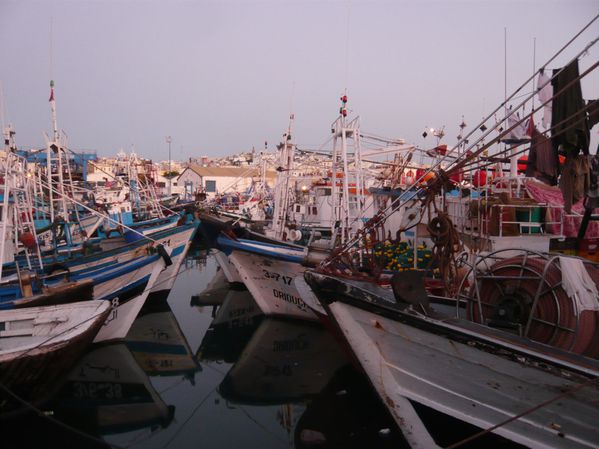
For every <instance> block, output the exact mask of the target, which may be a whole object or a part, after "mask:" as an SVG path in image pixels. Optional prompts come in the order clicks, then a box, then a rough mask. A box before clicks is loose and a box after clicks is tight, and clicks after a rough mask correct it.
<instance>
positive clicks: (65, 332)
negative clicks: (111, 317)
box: [5, 268, 188, 388]
mask: <svg viewBox="0 0 599 449" xmlns="http://www.w3.org/2000/svg"><path fill="white" fill-rule="evenodd" d="M187 270H188V269H187V268H186V269H185V270H183V271H179V272H177V274H175V275H173V276H171V277H169V278H168V279H165V280H164V281H163V282H166V281H168V280H170V279H172V278H173V277H176V276H177V275H178V274H179V273H184V272H185V271H187ZM160 284H162V282H160V283H159V284H154V286H156V285H160ZM154 286H152V287H150V288H146V289H144V290H143V291H141V292H140V293H139V294H138V295H136V297H137V296H139V295H143V294H144V293H146V292H148V291H151V290H152V289H153V288H154ZM100 301H108V300H107V299H106V300H100ZM103 313H104V312H100V313H97V314H95V315H92V316H91V317H89V318H87V319H85V320H83V321H81V322H79V323H77V324H75V325H73V326H72V327H70V328H68V329H65V330H64V331H62V332H60V333H58V334H54V335H52V336H50V337H49V338H47V339H46V340H43V341H41V342H40V343H39V344H37V345H36V346H32V347H31V348H29V349H27V350H26V351H23V352H22V353H20V354H19V357H24V356H26V355H27V354H29V353H30V352H31V351H33V350H35V349H38V348H40V347H41V346H43V345H44V344H46V343H48V342H50V341H52V340H54V339H55V338H57V337H60V336H61V335H64V334H67V333H69V332H71V331H72V330H73V329H75V328H76V327H79V326H81V325H83V324H85V323H87V322H88V321H92V320H94V319H96V318H97V317H99V316H100V315H102V314H103ZM5 388H7V387H5Z"/></svg>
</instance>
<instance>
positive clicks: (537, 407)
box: [445, 377, 599, 449]
mask: <svg viewBox="0 0 599 449" xmlns="http://www.w3.org/2000/svg"><path fill="white" fill-rule="evenodd" d="M598 380H599V377H593V378H591V379H589V380H587V381H585V382H582V383H580V384H578V385H575V386H574V387H572V388H570V389H569V390H566V391H564V392H562V393H560V394H558V395H556V396H553V397H552V398H549V399H547V400H546V401H543V402H541V403H540V404H537V405H535V406H534V407H530V408H529V409H526V410H524V411H523V412H521V413H518V414H517V415H514V416H512V417H510V418H508V419H506V420H505V421H502V422H500V423H499V424H495V425H494V426H491V427H489V428H487V429H485V430H481V431H480V432H478V433H476V434H474V435H472V436H469V437H468V438H464V439H463V440H461V441H458V442H457V443H454V444H451V445H449V446H446V447H445V449H455V448H457V447H460V446H463V445H464V444H466V443H469V442H471V441H473V440H476V439H478V438H480V437H482V436H484V435H486V434H488V433H491V432H493V431H494V430H495V429H498V428H500V427H503V426H505V425H507V424H509V423H511V422H512V421H516V420H518V419H520V418H522V417H524V416H526V415H529V414H531V413H533V412H536V411H537V410H540V409H541V408H543V407H545V406H547V405H549V404H551V403H552V402H555V401H557V400H558V399H562V398H564V397H566V396H570V395H572V394H574V393H576V392H577V391H579V390H582V389H583V388H585V387H588V386H590V385H592V384H594V383H595V382H597V381H598Z"/></svg>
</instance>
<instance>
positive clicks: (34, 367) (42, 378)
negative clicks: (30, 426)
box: [0, 301, 111, 411]
mask: <svg viewBox="0 0 599 449" xmlns="http://www.w3.org/2000/svg"><path fill="white" fill-rule="evenodd" d="M110 310H111V305H110V302H108V301H84V302H76V303H71V304H64V305H56V306H47V307H29V308H25V309H19V310H5V311H0V386H1V391H0V410H2V411H7V410H10V409H14V408H15V407H17V406H21V405H24V402H21V400H22V401H27V402H32V403H38V402H39V401H41V400H43V399H44V398H46V397H47V396H48V394H49V393H51V392H52V390H53V389H54V388H55V387H57V386H58V385H59V379H60V378H61V377H62V375H63V374H65V373H66V372H67V371H68V370H69V369H70V368H71V367H72V365H73V364H74V363H75V362H76V361H77V360H78V359H79V357H80V356H81V355H82V354H83V352H84V351H85V349H86V348H87V347H88V345H89V344H90V343H91V342H92V340H93V339H94V337H95V336H96V334H97V333H98V331H99V330H100V328H101V327H102V325H103V324H104V322H105V321H106V318H107V317H108V314H109V313H110Z"/></svg>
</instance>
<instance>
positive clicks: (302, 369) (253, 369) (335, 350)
mask: <svg viewBox="0 0 599 449" xmlns="http://www.w3.org/2000/svg"><path fill="white" fill-rule="evenodd" d="M347 363H348V360H347V358H346V356H345V354H344V353H343V352H342V351H341V350H340V349H339V346H338V345H337V342H336V341H335V339H334V338H333V337H332V336H331V335H330V334H329V333H327V332H326V330H325V329H323V328H322V327H320V326H315V325H312V324H310V323H307V322H303V321H289V320H281V319H276V318H270V317H269V318H265V319H264V320H263V321H262V323H261V324H260V326H259V327H258V329H257V330H256V332H254V334H253V335H252V337H251V339H250V341H249V342H248V343H247V345H246V346H245V348H244V349H243V352H242V353H241V355H240V357H239V359H238V360H237V362H236V363H235V364H234V365H233V367H232V368H231V369H230V370H229V372H228V373H227V375H226V376H225V378H224V379H223V381H222V382H221V384H220V386H219V392H220V394H221V395H222V396H223V397H224V398H226V399H228V400H229V401H231V402H238V403H243V404H284V403H289V402H297V401H302V400H304V399H307V398H309V397H311V396H314V395H317V394H318V393H320V392H321V391H322V389H323V388H324V387H325V385H326V384H327V383H328V381H329V380H330V378H331V377H332V376H333V374H334V373H335V371H337V370H338V369H339V368H341V367H342V366H343V365H345V364H347Z"/></svg>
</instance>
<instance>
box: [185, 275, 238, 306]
mask: <svg viewBox="0 0 599 449" xmlns="http://www.w3.org/2000/svg"><path fill="white" fill-rule="evenodd" d="M230 288H231V287H230V286H229V282H228V281H227V277H226V276H225V272H224V271H223V270H218V271H217V272H216V274H215V275H214V278H212V280H211V281H210V282H209V283H208V285H207V286H206V288H205V289H204V290H203V291H202V292H201V293H198V294H197V295H193V296H192V297H191V305H192V306H220V305H222V304H223V301H224V300H225V297H226V296H227V292H228V291H229V289H230Z"/></svg>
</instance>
